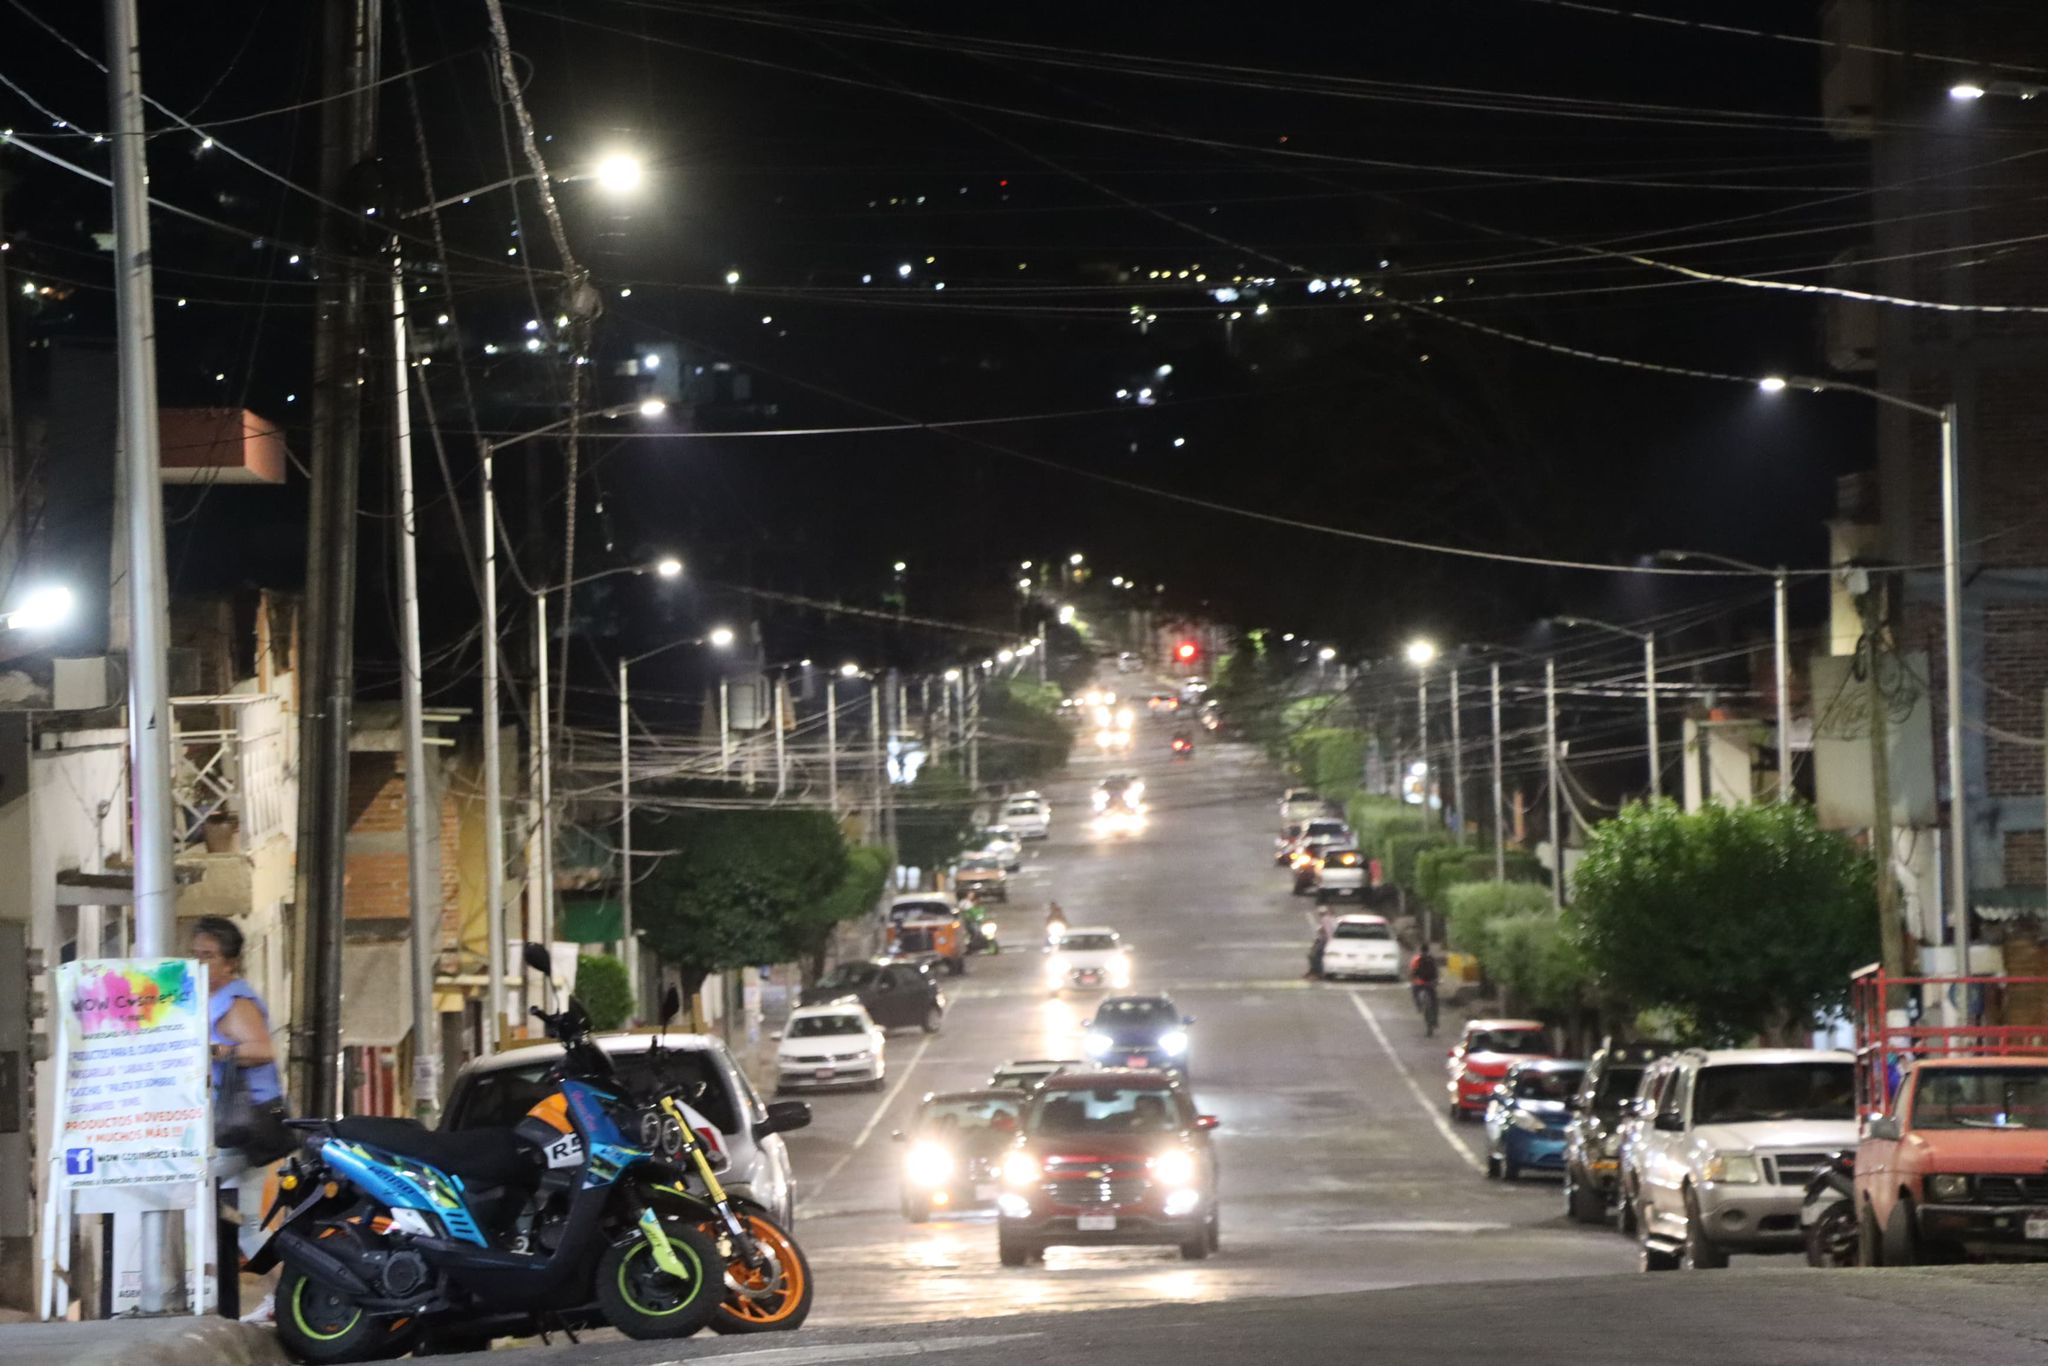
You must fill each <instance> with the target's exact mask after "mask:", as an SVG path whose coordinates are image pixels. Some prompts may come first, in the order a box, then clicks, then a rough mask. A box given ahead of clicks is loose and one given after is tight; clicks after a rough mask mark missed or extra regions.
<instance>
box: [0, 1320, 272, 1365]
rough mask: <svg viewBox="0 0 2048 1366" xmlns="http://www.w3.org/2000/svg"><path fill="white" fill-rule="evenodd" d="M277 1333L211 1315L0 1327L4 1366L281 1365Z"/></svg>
mask: <svg viewBox="0 0 2048 1366" xmlns="http://www.w3.org/2000/svg"><path fill="white" fill-rule="evenodd" d="M289 1360H290V1358H288V1357H287V1356H285V1354H284V1348H283V1347H281V1346H280V1345H279V1344H278V1341H277V1335H276V1334H275V1333H274V1332H272V1331H271V1330H270V1329H268V1328H261V1327H258V1326H256V1325H255V1324H249V1323H235V1322H231V1321H229V1320H227V1319H221V1318H211V1317H181V1318H160V1319H158V1318H151V1319H101V1320H94V1321H91V1322H86V1323H24V1324H15V1325H11V1326H6V1327H0V1361H5V1362H7V1363H8V1364H9V1366H135V1363H137V1362H139V1361H140V1362H148V1363H150V1366H286V1363H287V1362H288V1361H289Z"/></svg>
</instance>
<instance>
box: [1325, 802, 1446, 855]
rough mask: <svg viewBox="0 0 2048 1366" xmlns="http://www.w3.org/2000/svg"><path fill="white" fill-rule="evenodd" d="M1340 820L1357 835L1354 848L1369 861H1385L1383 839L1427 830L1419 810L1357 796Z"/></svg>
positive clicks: (1346, 807)
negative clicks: (1346, 823)
mask: <svg viewBox="0 0 2048 1366" xmlns="http://www.w3.org/2000/svg"><path fill="white" fill-rule="evenodd" d="M1344 818H1345V819H1346V820H1347V821H1349V822H1350V823H1351V828H1352V830H1354V831H1355V832H1357V835H1358V847H1359V848H1361V849H1363V850H1365V851H1366V853H1367V854H1369V855H1370V856H1372V857H1373V858H1377V859H1381V860H1383V861H1384V859H1385V858H1386V848H1387V837H1388V836H1389V835H1394V834H1413V833H1419V832H1421V831H1422V830H1424V829H1426V828H1427V824H1426V822H1424V820H1423V818H1422V808H1421V807H1419V806H1410V805H1408V803H1406V802H1404V801H1402V800H1401V799H1400V798H1399V797H1386V796H1379V795H1375V794H1370V793H1360V794H1358V795H1357V796H1355V797H1353V798H1352V799H1351V800H1350V801H1348V802H1346V803H1345V806H1344Z"/></svg>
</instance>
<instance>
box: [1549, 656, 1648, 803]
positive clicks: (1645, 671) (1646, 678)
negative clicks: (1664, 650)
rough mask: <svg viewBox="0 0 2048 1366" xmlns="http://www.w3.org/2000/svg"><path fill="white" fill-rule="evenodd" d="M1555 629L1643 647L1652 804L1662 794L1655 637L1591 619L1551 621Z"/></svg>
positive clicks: (1645, 709) (1644, 701) (1644, 712)
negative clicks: (1605, 635) (1575, 629)
mask: <svg viewBox="0 0 2048 1366" xmlns="http://www.w3.org/2000/svg"><path fill="white" fill-rule="evenodd" d="M1551 621H1552V622H1554V623H1555V624H1557V625H1559V626H1584V627H1587V628H1589V629H1591V630H1595V631H1611V632H1612V633H1614V634H1615V635H1618V636H1627V637H1628V638H1629V639H1631V640H1640V641H1641V642H1642V643H1643V719H1644V721H1645V722H1646V724H1647V728H1648V730H1649V733H1650V796H1649V800H1651V801H1653V802H1654V801H1656V800H1657V798H1659V797H1661V796H1662V795H1664V794H1663V791H1662V788H1663V782H1662V778H1663V771H1662V765H1661V764H1660V763H1659V762H1658V749H1659V746H1658V743H1657V637H1656V636H1655V635H1654V634H1652V633H1651V632H1649V631H1637V630H1632V629H1631V628H1629V627H1627V626H1616V625H1615V624H1614V623H1613V622H1611V621H1595V620H1594V619H1593V618H1591V617H1552V618H1551Z"/></svg>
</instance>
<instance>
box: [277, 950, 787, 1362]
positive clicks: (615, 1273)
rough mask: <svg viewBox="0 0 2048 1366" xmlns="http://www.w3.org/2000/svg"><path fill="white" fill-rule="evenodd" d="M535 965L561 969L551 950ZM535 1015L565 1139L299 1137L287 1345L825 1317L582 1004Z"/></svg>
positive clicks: (389, 1122) (459, 1339)
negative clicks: (642, 1089) (634, 1089)
mask: <svg viewBox="0 0 2048 1366" xmlns="http://www.w3.org/2000/svg"><path fill="white" fill-rule="evenodd" d="M526 956H527V962H528V966H529V967H532V968H533V969H534V970H535V971H537V972H540V973H542V974H543V975H545V974H546V973H547V972H548V970H549V963H548V961H547V950H546V949H545V948H542V947H541V946H539V945H528V946H527V954H526ZM533 1014H534V1015H535V1016H536V1017H538V1018H539V1019H540V1020H541V1021H542V1023H543V1025H544V1026H545V1027H546V1030H547V1033H548V1035H549V1036H550V1037H552V1038H555V1039H557V1040H559V1041H560V1042H561V1043H562V1045H563V1056H562V1060H561V1063H560V1064H559V1066H558V1068H557V1081H558V1083H559V1088H560V1089H559V1092H558V1095H559V1102H558V1105H559V1110H558V1111H557V1115H558V1118H566V1121H567V1124H566V1127H564V1126H563V1125H561V1124H560V1123H559V1122H558V1123H556V1124H552V1125H551V1124H547V1123H538V1124H537V1123H535V1121H534V1120H533V1119H532V1118H531V1117H529V1119H527V1120H526V1121H522V1123H521V1124H520V1125H519V1126H516V1127H511V1128H503V1129H469V1130H464V1131H462V1132H459V1133H445V1132H441V1131H439V1130H433V1129H428V1128H425V1127H424V1126H422V1125H420V1124H418V1123H416V1122H414V1121H411V1120H404V1119H386V1118H374V1117H360V1118H354V1119H342V1120H334V1121H299V1122H297V1127H299V1128H301V1129H302V1130H304V1131H305V1142H304V1149H303V1151H302V1152H301V1153H300V1154H299V1155H298V1156H297V1157H294V1158H293V1159H292V1160H291V1161H290V1162H289V1163H288V1164H287V1166H286V1168H285V1170H284V1171H283V1173H282V1174H281V1175H280V1177H279V1181H278V1187H279V1190H278V1197H277V1202H276V1204H275V1205H274V1206H273V1208H272V1210H271V1211H270V1214H269V1215H267V1216H266V1217H265V1220H264V1225H265V1227H271V1226H273V1220H277V1222H276V1224H275V1228H276V1231H275V1232H274V1233H273V1234H272V1235H271V1237H270V1238H269V1240H268V1241H267V1242H266V1243H265V1244H264V1246H263V1247H262V1248H261V1249H259V1250H258V1252H257V1254H256V1255H255V1256H254V1257H252V1258H251V1259H250V1262H249V1267H250V1269H251V1270H252V1271H255V1272H258V1273H261V1272H264V1271H267V1270H269V1269H270V1268H271V1267H272V1266H276V1265H279V1264H282V1266H283V1268H284V1270H283V1273H282V1275H280V1277H279V1278H278V1284H277V1298H276V1304H277V1330H278V1336H279V1338H280V1340H281V1341H282V1343H283V1345H284V1346H285V1348H286V1349H287V1350H289V1351H290V1352H291V1353H293V1355H295V1356H297V1357H298V1358H299V1359H300V1360H303V1361H309V1362H345V1361H374V1360H384V1359H389V1358H393V1357H398V1356H403V1355H404V1354H405V1353H407V1352H409V1351H412V1350H414V1349H415V1348H420V1349H422V1350H425V1351H449V1350H469V1349H472V1348H476V1347H482V1346H487V1345H488V1344H489V1341H490V1339H491V1338H492V1337H494V1336H498V1335H501V1334H526V1333H533V1332H541V1333H545V1332H548V1331H550V1330H560V1331H564V1332H566V1333H568V1334H570V1335H571V1336H572V1337H573V1335H574V1333H575V1332H576V1331H577V1330H578V1329H579V1328H590V1327H598V1326H610V1327H613V1328H616V1329H618V1330H619V1331H620V1332H622V1333H624V1334H625V1335H626V1336H627V1337H630V1338H636V1339H654V1338H681V1337H687V1336H689V1335H690V1334H692V1333H694V1332H696V1331H697V1330H699V1329H700V1328H703V1327H705V1326H706V1325H707V1324H709V1325H712V1326H714V1327H717V1328H718V1329H719V1330H720V1331H725V1332H733V1331H739V1332H745V1331H749V1330H750V1329H751V1330H754V1331H759V1330H761V1329H764V1328H766V1329H779V1328H790V1327H795V1326H796V1324H797V1323H799V1322H801V1321H802V1318H803V1317H804V1315H805V1314H807V1313H808V1311H809V1308H810V1298H811V1287H810V1273H809V1267H808V1266H807V1265H806V1264H805V1262H804V1259H803V1254H802V1253H801V1252H800V1251H799V1250H798V1249H797V1247H796V1245H795V1242H794V1240H793V1239H791V1238H790V1237H789V1235H788V1234H787V1233H786V1232H785V1231H783V1230H782V1229H780V1228H779V1227H777V1226H775V1225H774V1223H773V1222H772V1221H771V1220H769V1219H768V1218H767V1216H766V1214H765V1212H763V1211H760V1210H756V1209H753V1208H751V1207H748V1206H744V1205H740V1204H738V1203H736V1202H734V1201H731V1200H729V1199H728V1198H727V1197H726V1194H725V1191H724V1189H723V1187H721V1186H720V1184H719V1182H718V1178H717V1175H716V1171H715V1168H714V1166H713V1164H712V1163H711V1162H710V1160H709V1159H708V1157H707V1155H706V1153H705V1151H704V1147H703V1144H702V1143H701V1141H700V1140H699V1139H698V1138H697V1135H696V1134H695V1132H694V1131H693V1130H692V1128H691V1127H690V1125H689V1124H688V1122H687V1121H686V1120H685V1118H684V1115H683V1112H682V1108H681V1106H680V1105H679V1104H678V1097H677V1096H676V1095H674V1094H661V1095H634V1094H631V1093H630V1092H629V1090H628V1088H627V1087H626V1086H624V1085H623V1084H622V1083H621V1081H620V1080H619V1078H618V1076H617V1073H616V1071H615V1070H614V1068H613V1066H612V1063H611V1059H610V1058H609V1057H608V1056H607V1055H606V1053H605V1052H604V1050H603V1049H602V1048H601V1047H599V1046H598V1045H597V1044H596V1043H595V1042H594V1041H593V1040H592V1038H591V1030H590V1021H589V1017H588V1016H587V1015H585V1014H584V1011H583V1008H582V1006H581V1005H580V1004H579V1003H578V1002H576V1001H574V1000H571V1001H570V1002H569V1003H568V1005H567V1007H566V1008H564V1009H563V1010H562V1011H560V1012H559V1013H557V1014H552V1015H550V1014H547V1013H546V1012H544V1011H542V1010H540V1009H539V1008H538V1007H535V1008H534V1011H533ZM663 1014H664V1016H665V1017H666V1016H668V1015H671V1014H673V1003H672V999H671V1000H669V1001H664V1006H663ZM681 1099H683V1100H687V1099H689V1097H681ZM536 1108H537V1109H538V1108H539V1107H536ZM773 1120H774V1116H771V1122H773ZM798 1123H800V1121H797V1122H790V1123H788V1124H787V1127H798ZM280 1214H281V1215H282V1217H281V1219H279V1217H278V1216H279V1215H280Z"/></svg>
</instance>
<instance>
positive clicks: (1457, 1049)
mask: <svg viewBox="0 0 2048 1366" xmlns="http://www.w3.org/2000/svg"><path fill="white" fill-rule="evenodd" d="M1550 1051H1551V1050H1550V1031H1549V1030H1548V1029H1546V1028H1545V1027H1544V1025H1543V1022H1542V1021H1541V1020H1467V1021H1466V1022H1465V1034H1464V1037H1463V1038H1461V1039H1459V1040H1458V1042H1457V1044H1456V1045H1455V1046H1454V1047H1453V1048H1452V1049H1451V1053H1450V1058H1449V1060H1448V1061H1447V1062H1446V1063H1445V1064H1444V1071H1445V1073H1446V1074H1447V1080H1446V1081H1445V1082H1444V1089H1446V1090H1447V1091H1449V1092H1450V1094H1451V1104H1450V1110H1451V1118H1452V1119H1470V1118H1472V1117H1473V1116H1475V1115H1478V1114H1480V1113H1482V1112H1483V1111H1484V1110H1485V1109H1486V1102H1488V1101H1489V1100H1492V1099H1493V1088H1494V1087H1496V1086H1498V1085H1499V1084H1500V1080H1501V1078H1502V1077H1504V1076H1506V1075H1507V1071H1508V1068H1509V1066H1511V1065H1512V1064H1514V1063H1517V1062H1520V1061H1521V1060H1522V1059H1523V1058H1547V1057H1549V1056H1550Z"/></svg>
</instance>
